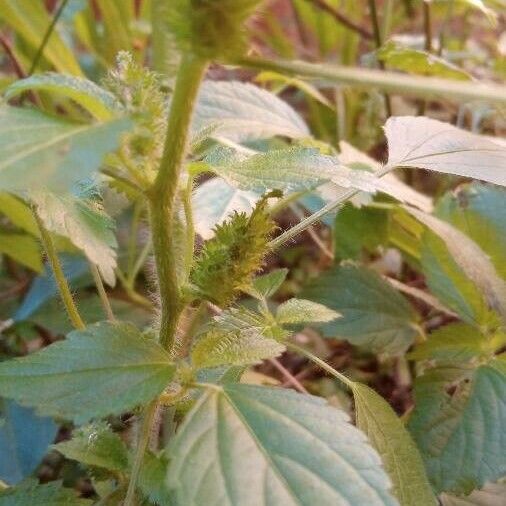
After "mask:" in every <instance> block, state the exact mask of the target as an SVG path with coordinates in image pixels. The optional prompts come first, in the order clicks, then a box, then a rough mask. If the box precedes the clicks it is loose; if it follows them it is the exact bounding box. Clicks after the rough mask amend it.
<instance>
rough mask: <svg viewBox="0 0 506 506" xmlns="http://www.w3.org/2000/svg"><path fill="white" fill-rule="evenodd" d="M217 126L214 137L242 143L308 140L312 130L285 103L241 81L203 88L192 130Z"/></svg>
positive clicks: (208, 83) (214, 83)
mask: <svg viewBox="0 0 506 506" xmlns="http://www.w3.org/2000/svg"><path fill="white" fill-rule="evenodd" d="M211 125H216V130H215V131H214V133H213V134H214V135H220V136H223V137H226V138H227V139H230V140H233V141H236V142H243V141H246V140H253V139H265V138H269V137H273V136H275V135H280V136H283V137H291V138H300V137H308V136H309V135H310V134H309V129H308V127H307V126H306V124H305V123H304V121H303V120H302V118H301V117H300V116H299V115H298V113H297V112H295V110H294V109H292V108H291V107H290V106H289V105H288V104H287V103H286V102H283V101H282V100H281V99H280V98H278V97H277V96H276V95H274V94H272V93H269V92H268V91H266V90H263V89H261V88H259V87H257V86H254V85H252V84H249V83H241V82H239V81H227V82H225V81H206V82H204V84H203V85H202V88H201V90H200V95H199V99H198V103H197V108H196V110H195V117H194V120H193V131H194V132H198V131H201V130H203V129H204V128H206V127H209V126H211Z"/></svg>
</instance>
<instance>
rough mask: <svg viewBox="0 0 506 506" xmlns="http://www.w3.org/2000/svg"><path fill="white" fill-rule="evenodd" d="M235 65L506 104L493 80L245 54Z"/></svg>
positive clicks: (394, 90) (505, 89)
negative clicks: (459, 78) (436, 75)
mask: <svg viewBox="0 0 506 506" xmlns="http://www.w3.org/2000/svg"><path fill="white" fill-rule="evenodd" d="M234 64H237V65H241V66H244V67H248V68H253V69H261V70H272V71H274V72H279V73H281V74H285V75H289V76H299V77H306V78H313V79H318V80H322V81H323V82H327V83H332V84H336V83H341V84H347V85H352V86H353V87H355V88H356V87H361V88H369V87H375V88H378V89H380V90H383V91H387V92H389V93H398V94H400V95H412V96H418V97H427V98H430V97H445V98H447V99H449V100H453V101H463V102H467V101H472V100H485V101H487V102H489V103H493V102H495V103H497V104H502V105H506V87H504V86H501V85H498V84H492V83H487V84H484V83H476V82H473V83H470V82H466V81H455V80H452V79H442V78H437V77H424V76H410V75H406V74H399V73H397V72H389V71H380V70H374V69H363V68H356V67H344V66H340V65H328V64H317V63H307V62H303V61H287V60H267V59H263V58H256V57H243V58H240V59H237V60H236V61H234Z"/></svg>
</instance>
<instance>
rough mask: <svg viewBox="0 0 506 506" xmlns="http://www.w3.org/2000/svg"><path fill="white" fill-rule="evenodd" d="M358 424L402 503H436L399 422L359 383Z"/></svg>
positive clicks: (355, 388) (420, 462)
mask: <svg viewBox="0 0 506 506" xmlns="http://www.w3.org/2000/svg"><path fill="white" fill-rule="evenodd" d="M352 391H353V397H354V399H355V410H356V417H357V427H358V428H359V429H361V430H362V431H364V432H365V433H366V434H367V437H368V438H369V441H370V442H371V444H372V446H373V447H374V448H375V449H376V451H377V452H378V453H379V454H380V456H381V459H382V461H383V463H384V465H385V468H386V471H387V473H388V475H389V476H390V478H391V480H392V482H393V486H394V487H393V493H394V494H395V496H396V497H397V499H398V500H399V503H400V504H401V505H402V506H419V505H422V504H423V505H424V506H425V505H426V506H431V505H432V506H435V505H437V501H436V498H435V497H434V494H433V492H432V489H431V486H430V484H429V480H428V479H427V475H426V473H425V468H424V464H423V460H422V458H421V456H420V453H419V452H418V449H417V447H416V445H415V443H414V442H413V440H412V439H411V436H410V434H409V432H408V431H407V430H406V428H405V427H404V425H403V423H402V421H401V420H400V419H399V418H398V416H397V415H396V414H395V412H394V411H393V409H392V408H391V407H390V406H389V404H388V403H387V402H386V401H385V400H384V399H383V398H382V397H380V396H379V395H378V394H377V393H376V392H375V391H374V390H372V389H370V388H369V387H367V386H366V385H363V384H361V383H354V384H353V387H352Z"/></svg>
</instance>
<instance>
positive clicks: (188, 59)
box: [148, 55, 207, 351]
mask: <svg viewBox="0 0 506 506" xmlns="http://www.w3.org/2000/svg"><path fill="white" fill-rule="evenodd" d="M206 69H207V61H205V60H201V59H198V58H196V57H194V56H191V55H187V56H185V57H184V58H183V60H182V62H181V65H180V68H179V72H178V76H177V80H176V87H175V90H174V95H173V97H172V106H171V108H170V115H169V120H168V126H167V134H166V140H165V146H164V151H163V156H162V160H161V162H160V168H159V171H158V175H157V178H156V180H155V182H154V184H153V186H152V187H151V188H150V189H149V191H148V197H149V204H150V220H151V229H152V238H153V239H152V240H153V251H154V254H155V260H156V269H157V277H158V284H159V288H160V298H161V313H162V314H161V323H160V343H161V344H162V346H163V347H164V348H166V349H167V350H169V351H172V348H173V346H174V336H175V332H176V327H177V322H178V319H179V315H180V313H181V310H182V303H181V293H180V286H179V281H178V276H177V263H178V260H179V259H178V258H177V244H176V240H175V233H174V232H175V227H174V225H175V220H174V218H175V212H176V196H177V192H178V188H179V179H180V175H181V170H182V166H183V162H184V159H185V156H186V152H187V145H188V137H189V129H190V123H191V119H192V113H193V109H194V105H195V102H196V99H197V93H198V90H199V86H200V83H201V81H202V78H203V76H204V73H205V71H206Z"/></svg>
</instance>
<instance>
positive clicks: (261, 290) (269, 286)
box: [247, 269, 288, 299]
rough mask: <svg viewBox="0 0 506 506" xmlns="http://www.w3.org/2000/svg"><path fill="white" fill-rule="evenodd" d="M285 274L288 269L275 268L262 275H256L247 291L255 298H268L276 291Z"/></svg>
mask: <svg viewBox="0 0 506 506" xmlns="http://www.w3.org/2000/svg"><path fill="white" fill-rule="evenodd" d="M287 275H288V269H275V270H273V271H271V272H269V273H267V274H263V275H262V276H257V277H256V278H255V279H254V280H253V281H252V282H251V287H249V288H248V289H247V293H248V294H250V295H251V296H252V297H255V298H257V299H268V298H269V297H271V296H272V295H274V294H275V293H276V292H277V291H278V289H279V287H280V286H281V285H282V284H283V281H285V279H286V276H287Z"/></svg>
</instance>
